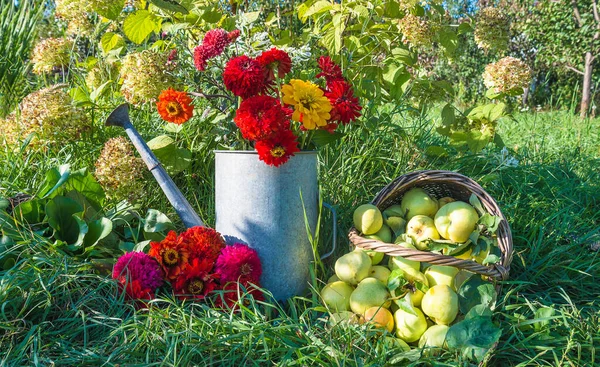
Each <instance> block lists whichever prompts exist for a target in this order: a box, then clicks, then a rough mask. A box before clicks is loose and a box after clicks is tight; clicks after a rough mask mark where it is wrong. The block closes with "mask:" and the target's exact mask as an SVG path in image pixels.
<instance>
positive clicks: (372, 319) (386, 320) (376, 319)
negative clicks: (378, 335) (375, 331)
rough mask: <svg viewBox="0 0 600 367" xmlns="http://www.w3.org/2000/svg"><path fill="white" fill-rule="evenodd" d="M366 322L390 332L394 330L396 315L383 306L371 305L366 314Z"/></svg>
mask: <svg viewBox="0 0 600 367" xmlns="http://www.w3.org/2000/svg"><path fill="white" fill-rule="evenodd" d="M364 319H365V322H367V323H371V324H373V325H375V326H376V327H378V328H382V329H386V330H387V331H388V332H390V333H391V332H392V330H394V316H392V313H391V312H390V311H389V310H388V309H386V308H383V307H369V308H368V309H367V310H366V311H365V314H364Z"/></svg>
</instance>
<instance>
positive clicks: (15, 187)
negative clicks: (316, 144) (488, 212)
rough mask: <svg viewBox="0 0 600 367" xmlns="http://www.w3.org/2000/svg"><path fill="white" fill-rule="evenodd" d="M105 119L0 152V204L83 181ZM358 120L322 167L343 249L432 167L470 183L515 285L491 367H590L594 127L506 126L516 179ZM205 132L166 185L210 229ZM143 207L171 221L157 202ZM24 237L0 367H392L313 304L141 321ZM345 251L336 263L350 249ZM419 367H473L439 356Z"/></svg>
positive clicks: (354, 330)
mask: <svg viewBox="0 0 600 367" xmlns="http://www.w3.org/2000/svg"><path fill="white" fill-rule="evenodd" d="M107 113H108V111H96V116H97V122H96V125H97V129H96V132H95V136H94V138H93V139H87V140H82V141H80V142H76V143H73V144H69V145H66V146H65V147H63V148H62V149H61V150H59V151H54V152H52V151H49V152H44V153H42V152H38V153H31V152H30V151H29V150H27V149H25V150H23V151H20V152H11V151H9V150H8V149H2V150H0V195H4V196H11V195H14V194H16V193H17V192H23V191H24V192H33V191H34V190H35V188H36V187H38V186H39V183H40V182H41V181H42V180H43V173H44V172H45V170H46V169H48V168H50V167H52V166H55V165H57V164H60V163H65V162H69V163H71V164H72V165H73V166H74V167H76V168H79V167H83V166H86V167H90V168H92V167H93V162H94V160H95V157H96V156H97V155H98V153H99V150H100V148H101V143H102V142H103V141H104V140H106V139H107V138H108V137H110V136H114V135H117V134H120V133H121V132H120V131H118V130H115V129H104V128H100V126H99V125H100V121H101V120H102V118H103V117H105V116H106V114H107ZM390 116H393V118H392V117H390ZM142 117H143V115H141V114H140V115H136V116H135V119H134V121H136V122H137V124H138V126H139V127H140V130H141V131H142V134H143V135H144V136H145V137H150V136H152V134H156V131H157V130H158V129H159V123H158V121H156V120H152V119H144V118H142ZM367 117H368V118H367V119H366V121H367V122H365V123H364V125H363V126H356V127H355V128H353V129H349V130H348V135H347V136H346V137H345V138H344V139H343V140H342V141H340V142H339V143H335V144H334V145H332V146H328V147H326V148H325V149H323V150H322V151H321V152H320V153H319V157H320V163H321V164H320V184H321V189H322V194H323V198H324V200H325V201H327V202H330V203H332V204H333V205H335V206H336V208H337V210H338V212H339V214H340V215H339V223H338V225H339V228H340V238H339V240H340V241H344V240H343V239H344V237H345V232H346V230H347V229H348V228H349V226H350V225H351V219H350V218H351V213H352V209H353V208H354V207H355V206H356V205H357V204H360V203H363V202H366V201H369V200H370V199H371V198H373V196H374V195H375V194H376V193H377V192H378V191H379V190H380V189H381V188H382V187H383V186H384V185H386V184H387V183H388V182H390V181H391V180H392V179H393V178H395V177H397V176H399V175H401V174H403V173H406V172H410V171H413V170H418V169H434V168H435V169H450V170H456V171H459V172H462V173H464V174H466V175H469V176H471V177H473V178H474V179H476V180H478V181H479V182H481V183H482V185H483V186H484V188H485V189H486V190H488V192H490V194H491V195H492V196H493V197H494V198H496V199H497V201H498V202H499V204H500V206H501V207H502V209H503V212H504V214H505V215H506V216H507V218H508V220H509V222H510V224H511V227H512V231H513V235H514V246H515V255H514V260H513V264H512V267H511V279H510V281H508V282H506V284H505V285H504V287H503V293H502V295H501V297H500V298H499V304H498V306H497V314H496V317H495V319H494V320H495V322H497V323H498V325H500V326H501V327H502V330H503V334H502V339H501V341H500V343H499V345H498V347H497V349H496V350H495V351H494V353H493V355H492V356H491V359H490V361H489V365H491V366H593V365H599V364H600V356H598V355H596V353H595V351H596V349H598V346H599V345H600V334H599V333H598V332H597V330H598V329H599V328H600V301H599V299H598V295H599V294H600V284H599V282H597V276H598V272H597V268H598V264H599V262H600V253H599V252H597V251H596V252H594V251H592V250H591V249H590V246H591V245H592V244H593V243H594V242H597V241H600V211H599V210H598V208H599V207H600V170H598V167H599V166H600V148H599V147H600V145H599V144H598V138H599V136H598V134H599V133H598V131H600V120H588V121H581V120H579V119H577V118H576V117H573V116H572V115H570V114H569V113H567V112H551V113H539V114H530V113H524V114H517V115H516V117H515V120H514V121H509V120H506V121H504V122H503V123H502V124H501V127H500V134H502V136H503V138H504V140H505V142H506V144H507V146H508V147H510V148H511V149H510V152H511V154H513V155H514V157H515V158H516V159H518V160H519V165H518V166H516V167H510V166H506V165H502V164H501V163H500V158H499V157H500V155H499V152H498V151H497V150H490V151H485V152H484V153H481V154H478V155H467V156H464V155H463V156H456V155H451V156H449V157H446V158H432V157H428V156H427V155H425V154H424V149H425V148H426V147H427V146H428V145H430V144H440V143H441V144H444V142H443V141H440V138H439V137H438V136H436V135H435V134H433V133H432V132H431V122H430V121H429V119H427V118H426V117H421V116H415V115H414V113H412V112H409V111H402V110H396V111H393V114H386V113H383V112H377V113H375V115H374V116H367ZM203 124H204V123H202V124H190V125H189V126H186V127H185V129H184V131H183V132H182V133H181V134H180V136H179V139H180V141H181V142H182V143H183V144H185V145H187V146H188V147H189V148H191V149H192V151H193V155H194V156H193V159H194V163H193V165H192V167H191V168H190V169H189V170H188V172H187V174H180V175H178V176H177V177H175V180H176V182H177V183H178V184H179V185H180V186H181V187H182V189H183V191H184V193H185V194H186V196H188V197H189V198H190V199H191V201H192V203H193V205H194V206H195V207H196V208H197V209H198V211H199V213H200V214H201V215H202V216H203V218H205V219H206V220H207V222H208V223H212V222H213V221H214V216H213V212H214V199H213V196H212V190H213V182H212V181H213V180H212V174H213V158H212V153H211V150H212V149H214V148H216V147H217V146H216V143H214V142H213V141H212V139H211V138H210V137H204V138H203V137H202V136H203V135H202V134H203V131H206V130H205V129H206V128H207V126H205V125H203ZM191 173H195V174H196V176H195V178H192V177H191ZM154 190H156V192H158V191H157V190H158V188H157V187H154ZM143 206H144V207H154V208H158V209H160V210H163V211H165V212H166V213H168V214H169V215H170V216H171V217H172V218H174V214H173V211H172V209H170V208H169V207H168V205H167V202H166V200H165V199H164V198H163V197H162V196H161V195H155V196H154V197H152V198H149V199H148V201H147V202H144V203H143ZM328 220H329V218H327V217H326V218H324V224H323V228H322V231H323V232H322V234H323V236H322V238H321V239H322V242H323V243H322V244H320V248H321V251H322V252H325V251H326V250H325V247H326V245H325V243H326V242H327V241H328V238H329V237H330V236H331V232H330V229H329V223H328ZM23 236H24V237H25V238H24V240H23V241H22V242H21V243H20V245H21V246H22V257H21V258H20V260H19V262H18V264H17V266H16V267H14V268H13V269H11V270H8V271H3V272H0V277H1V278H0V345H2V348H0V365H6V366H23V365H40V366H46V365H55V366H100V365H103V366H117V365H120V366H124V365H127V366H148V365H150V366H185V365H231V366H239V365H266V364H281V365H339V366H354V365H368V366H375V365H384V364H386V363H389V362H390V361H394V359H393V358H394V356H395V354H396V352H397V351H394V350H390V348H388V347H386V345H385V344H384V343H382V342H381V337H380V335H378V334H377V333H376V332H375V331H373V330H368V329H367V328H365V327H363V326H355V327H347V328H334V329H330V328H328V327H326V323H325V322H324V316H325V315H324V314H322V313H320V312H318V311H317V310H315V309H314V307H316V306H318V302H316V300H317V298H316V295H315V294H313V293H308V294H306V295H305V297H299V298H295V299H293V300H290V301H289V302H288V303H287V304H264V303H259V304H254V303H252V304H250V306H248V307H247V308H243V309H242V310H241V312H238V313H224V312H219V311H215V310H213V309H210V308H209V307H208V306H207V305H205V304H202V303H190V302H187V303H182V302H179V301H175V300H174V299H172V298H171V297H170V296H169V295H166V294H162V295H161V296H160V298H159V299H157V300H156V301H154V302H153V306H152V307H150V308H149V309H148V310H136V309H135V308H134V307H133V306H132V305H131V304H128V303H127V302H124V300H123V299H122V298H121V297H119V296H118V292H117V288H116V286H115V284H114V283H113V282H112V281H110V280H109V279H107V277H106V276H104V275H100V274H97V273H96V272H95V271H94V267H93V266H92V265H91V264H90V263H87V262H81V261H75V260H73V259H70V258H68V257H65V256H63V255H62V254H61V253H60V252H59V251H58V250H56V249H55V248H54V247H53V246H52V244H50V243H48V242H47V241H45V240H44V239H43V238H40V237H39V236H37V235H35V234H33V233H24V234H23ZM346 243H347V242H346V241H344V242H342V246H340V249H339V250H338V252H337V254H336V256H339V255H340V254H341V253H343V251H345V250H346V249H347V246H346ZM332 264H333V259H328V260H326V261H325V263H323V264H322V265H323V267H321V266H316V267H315V269H317V270H316V271H317V273H316V277H317V278H319V279H326V278H327V277H328V276H329V275H330V274H331V272H332ZM317 265H321V264H317ZM320 269H325V272H323V271H321V270H320ZM319 284H320V283H318V284H316V286H317V287H318V286H319ZM549 309H552V310H554V312H553V313H551V312H548V310H549ZM399 363H400V362H399ZM407 363H408V362H405V364H407ZM412 365H422V366H429V365H435V366H454V365H468V363H467V362H465V361H462V360H461V359H460V357H459V356H457V355H453V354H452V353H446V354H444V355H443V356H441V357H437V358H435V359H434V360H429V361H428V360H427V359H421V360H420V361H419V362H414V363H412Z"/></svg>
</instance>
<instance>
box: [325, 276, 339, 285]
mask: <svg viewBox="0 0 600 367" xmlns="http://www.w3.org/2000/svg"><path fill="white" fill-rule="evenodd" d="M338 280H340V278H338V276H337V275H335V274H333V275H332V276H330V277H329V279H327V284H329V283H333V282H337V281H338Z"/></svg>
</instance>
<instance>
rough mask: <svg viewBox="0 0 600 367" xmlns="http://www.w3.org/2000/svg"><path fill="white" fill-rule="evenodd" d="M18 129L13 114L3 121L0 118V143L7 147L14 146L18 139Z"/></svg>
mask: <svg viewBox="0 0 600 367" xmlns="http://www.w3.org/2000/svg"><path fill="white" fill-rule="evenodd" d="M20 135H21V134H20V129H19V125H18V124H17V119H16V117H15V114H14V113H11V114H9V115H8V116H6V117H5V118H4V119H2V118H0V143H4V144H6V146H8V147H14V145H15V144H16V143H17V141H19V139H20Z"/></svg>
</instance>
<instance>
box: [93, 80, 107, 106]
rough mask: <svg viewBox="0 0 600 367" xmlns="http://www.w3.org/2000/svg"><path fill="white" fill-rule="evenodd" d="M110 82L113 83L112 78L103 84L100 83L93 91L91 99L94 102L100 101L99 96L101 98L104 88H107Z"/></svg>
mask: <svg viewBox="0 0 600 367" xmlns="http://www.w3.org/2000/svg"><path fill="white" fill-rule="evenodd" d="M110 83H112V80H109V81H107V82H104V83H103V84H102V85H100V86H99V87H98V88H96V89H94V90H93V91H92V93H90V100H91V101H92V102H94V103H96V102H97V101H98V98H100V96H101V95H102V93H103V92H104V90H105V89H106V86H108V85H109V84H110Z"/></svg>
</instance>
